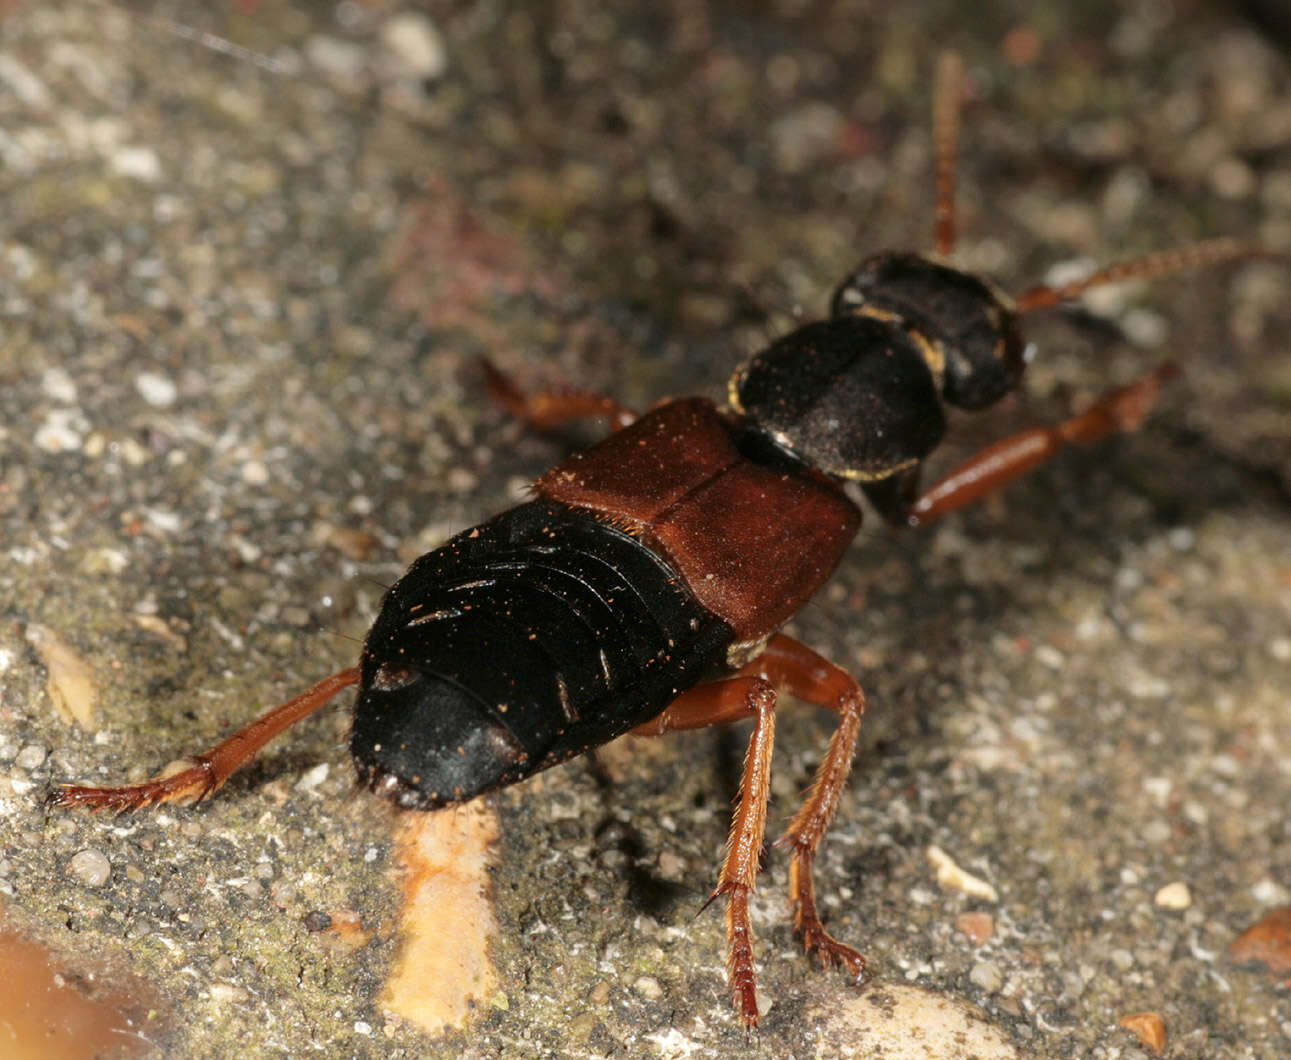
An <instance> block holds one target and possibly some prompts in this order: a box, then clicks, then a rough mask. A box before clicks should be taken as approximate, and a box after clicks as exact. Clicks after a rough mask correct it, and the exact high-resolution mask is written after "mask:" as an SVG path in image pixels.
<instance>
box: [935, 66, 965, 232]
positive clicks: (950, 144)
mask: <svg viewBox="0 0 1291 1060" xmlns="http://www.w3.org/2000/svg"><path fill="white" fill-rule="evenodd" d="M963 79H964V62H963V60H962V59H961V58H960V57H959V53H958V52H953V51H944V52H942V53H941V56H940V57H939V58H938V60H937V74H936V78H935V80H934V81H933V89H932V143H933V150H934V151H935V153H936V158H937V163H936V175H937V206H936V210H935V213H934V229H933V231H934V246H935V247H936V248H937V253H938V254H940V255H942V256H943V257H946V256H948V255H949V254H950V252H951V251H952V250H954V249H955V166H956V162H957V159H958V155H959V100H960V96H961V95H962V94H963Z"/></svg>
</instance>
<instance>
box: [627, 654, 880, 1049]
mask: <svg viewBox="0 0 1291 1060" xmlns="http://www.w3.org/2000/svg"><path fill="white" fill-rule="evenodd" d="M777 688H778V689H780V690H782V691H785V692H789V693H791V694H793V695H795V696H797V697H798V698H800V699H804V700H806V701H807V702H808V703H813V704H816V705H818V706H822V707H827V708H828V709H830V710H833V711H836V712H837V713H838V715H839V724H838V728H837V729H836V730H835V732H834V735H833V737H832V739H831V740H830V742H829V749H828V751H826V753H825V757H824V759H823V760H822V762H821V764H820V767H819V768H818V769H817V771H816V777H815V780H814V781H813V782H812V785H811V788H810V790H809V791H808V793H807V798H806V800H805V801H804V803H803V806H802V809H800V810H799V811H798V813H797V815H796V816H795V817H794V819H793V821H792V822H791V823H790V825H789V829H788V831H787V832H786V833H785V835H784V837H783V838H782V839H781V840H780V841H779V845H783V846H788V847H790V848H791V849H792V851H793V860H792V862H791V863H790V866H789V895H790V900H791V902H792V904H793V908H794V930H795V931H796V932H797V933H798V934H799V935H800V936H801V937H802V940H803V944H804V946H805V947H806V949H807V952H808V953H813V952H814V953H816V954H817V955H818V956H819V957H820V960H821V963H822V964H823V965H824V966H825V967H832V966H838V965H841V966H843V967H845V968H847V970H848V971H849V972H851V973H852V974H853V975H859V974H860V973H861V971H862V970H863V969H864V967H865V958H864V957H863V956H862V955H861V954H860V953H858V952H857V951H856V950H854V949H852V948H851V947H850V946H845V945H844V944H843V943H841V942H838V941H837V940H836V939H834V938H833V937H832V936H831V935H830V934H829V932H827V931H826V930H825V927H824V925H823V924H822V923H821V921H820V915H819V913H818V912H817V910H816V889H815V883H814V880H813V878H812V871H811V870H812V862H813V861H814V859H815V856H816V851H817V850H818V849H819V847H820V843H821V840H822V839H823V838H824V836H825V832H826V830H827V829H828V828H829V824H830V821H832V820H833V817H834V812H835V811H836V810H837V808H838V799H839V795H840V794H841V793H842V790H843V784H844V783H845V782H846V780H847V774H848V771H849V770H850V769H851V764H852V755H853V753H854V751H855V749H856V736H857V733H858V732H859V730H860V726H861V715H862V714H863V713H864V711H865V695H864V693H863V692H862V691H861V689H860V686H859V685H857V683H856V681H855V680H853V678H852V677H851V676H850V675H849V674H848V673H847V672H846V671H844V670H841V669H839V668H838V667H837V666H835V665H834V664H833V663H831V662H829V661H828V660H827V659H825V658H823V657H822V656H820V655H818V654H817V653H816V652H814V651H812V650H811V649H810V648H808V647H806V646H805V645H803V644H800V643H799V642H798V641H796V640H794V639H793V638H791V637H786V636H784V635H783V634H779V635H777V636H774V637H772V638H771V640H770V642H769V643H768V644H767V646H766V648H765V649H764V650H763V652H762V654H761V655H759V656H758V657H757V658H756V659H754V660H753V661H752V662H750V663H749V664H748V665H747V666H745V667H743V668H742V669H741V670H740V672H739V674H738V675H737V676H735V677H732V678H728V679H727V680H725V681H719V682H715V683H713V684H708V685H701V686H700V687H698V688H696V689H693V690H692V691H690V692H687V693H686V694H685V695H683V696H681V697H680V698H679V699H677V700H676V701H675V702H674V703H673V704H672V705H671V706H670V707H668V709H667V710H665V711H664V712H663V713H662V714H661V715H660V716H659V717H657V718H655V719H654V720H653V721H650V722H648V723H646V724H645V725H642V726H639V727H638V728H637V729H636V730H634V731H635V732H637V733H639V734H641V735H650V736H658V735H661V734H662V733H665V732H673V731H677V730H681V729H699V728H704V727H706V726H708V725H718V724H721V723H723V722H729V721H738V720H739V719H741V718H745V717H749V716H750V715H752V716H753V717H754V718H755V722H754V726H753V734H752V736H751V737H750V740H749V752H748V756H747V758H746V759H745V762H744V779H743V782H742V783H741V786H740V802H739V807H738V809H737V810H736V812H735V819H734V821H733V822H732V825H731V838H730V842H729V845H728V847H727V853H726V860H725V861H724V862H723V864H722V872H721V876H720V877H719V880H718V885H717V889H716V890H715V891H714V892H713V896H714V897H716V896H718V895H721V894H725V895H727V896H728V901H729V904H728V906H727V910H726V930H727V938H728V942H729V945H730V961H729V971H730V978H731V988H732V990H733V991H734V993H735V1004H736V1007H737V1008H738V1009H739V1010H740V1013H741V1015H742V1016H743V1018H744V1022H745V1023H746V1024H747V1025H748V1026H750V1027H751V1026H753V1025H754V1024H756V1023H757V1001H756V998H755V992H756V979H755V970H754V963H753V933H752V928H751V926H750V923H749V913H748V896H749V894H750V893H751V892H752V891H753V888H754V883H755V881H756V878H757V872H758V861H759V855H760V853H761V849H762V839H763V835H764V833H765V830H766V804H767V796H768V792H769V780H770V767H771V745H772V737H773V731H774V714H773V713H772V711H773V709H774V707H775V701H776V689H777Z"/></svg>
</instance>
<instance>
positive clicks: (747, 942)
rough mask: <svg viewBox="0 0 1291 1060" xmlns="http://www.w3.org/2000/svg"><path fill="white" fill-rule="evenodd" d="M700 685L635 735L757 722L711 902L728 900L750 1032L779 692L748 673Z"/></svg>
mask: <svg viewBox="0 0 1291 1060" xmlns="http://www.w3.org/2000/svg"><path fill="white" fill-rule="evenodd" d="M748 670H749V668H748V667H745V669H744V670H741V671H740V676H737V677H731V678H727V679H726V680H724V681H715V682H713V683H712V684H707V685H700V686H699V687H698V688H694V689H691V690H690V691H689V692H686V693H684V694H683V695H682V696H680V697H679V698H678V699H676V700H675V701H674V702H673V703H672V705H671V706H670V707H668V709H667V710H665V711H664V712H663V713H662V714H661V715H659V717H657V718H655V719H654V720H653V721H650V722H647V723H646V724H645V725H642V726H639V727H638V728H637V729H635V730H634V731H635V732H636V733H638V734H639V735H643V736H658V735H661V734H662V733H665V732H673V731H677V730H681V729H702V728H706V727H707V726H709V725H718V724H721V723H722V722H727V721H736V720H738V719H740V718H747V717H749V716H752V718H753V734H752V735H751V736H750V737H749V750H748V753H747V754H746V755H745V757H744V775H743V778H742V779H741V781H740V795H739V802H738V804H737V806H736V808H735V816H734V817H733V818H732V820H731V832H730V836H729V838H728V839H727V841H726V858H725V860H723V862H722V871H721V874H720V875H719V876H718V879H717V887H716V888H715V889H714V891H713V894H712V897H713V898H717V897H718V896H720V895H726V899H727V904H726V943H727V954H728V955H727V961H726V971H727V976H728V978H729V980H730V984H731V992H732V994H733V995H734V1000H735V1007H736V1008H737V1009H738V1010H739V1013H740V1017H741V1018H742V1019H743V1020H744V1025H745V1026H746V1027H755V1026H757V1022H758V1001H757V970H756V968H755V966H754V960H753V923H752V921H751V920H750V919H749V895H750V894H751V893H752V891H753V888H754V886H755V884H756V882H757V875H758V863H759V861H760V859H761V855H762V839H763V836H764V835H765V834H766V824H767V798H768V796H769V794H770V791H771V747H772V744H773V743H774V741H775V701H776V691H775V689H774V688H773V687H772V686H771V684H770V683H769V682H768V681H766V680H764V679H763V678H761V677H757V676H751V675H749V674H748V673H747V671H748Z"/></svg>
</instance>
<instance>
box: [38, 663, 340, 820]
mask: <svg viewBox="0 0 1291 1060" xmlns="http://www.w3.org/2000/svg"><path fill="white" fill-rule="evenodd" d="M358 680H359V668H358V667H357V666H354V667H351V668H350V669H348V670H341V671H339V672H337V673H334V674H332V675H331V676H330V677H324V678H323V679H322V680H321V681H319V682H318V684H316V685H314V686H313V687H312V688H308V689H306V690H305V691H304V692H302V693H301V694H300V695H298V696H296V697H295V698H294V699H289V700H288V701H287V702H286V703H283V704H282V705H281V706H277V707H274V708H273V710H271V711H269V713H268V714H265V715H263V716H261V717H259V718H257V719H256V720H255V721H253V722H252V723H251V724H250V725H247V726H246V727H245V728H241V729H239V730H238V731H237V732H235V733H234V734H233V735H232V736H230V737H229V738H228V739H227V740H224V741H222V742H221V743H218V744H216V745H215V746H214V747H212V748H211V749H210V750H209V751H207V752H205V753H204V754H200V755H193V756H192V757H190V758H188V759H185V760H183V761H181V762H180V763H179V768H177V769H174V770H171V769H169V768H168V769H165V770H163V771H162V772H161V773H160V774H159V775H158V776H156V777H154V778H153V779H152V780H146V781H144V782H143V783H142V784H130V785H127V786H125V787H120V788H78V787H74V786H67V787H63V788H59V789H58V790H56V791H52V792H50V794H49V797H48V799H47V800H46V801H47V802H48V804H49V805H50V806H60V807H62V806H84V807H86V808H88V809H90V810H113V811H115V812H116V813H125V812H127V811H129V810H139V809H142V808H143V807H145V806H157V805H159V804H161V803H163V802H179V803H185V804H188V803H194V802H201V801H202V800H203V799H205V798H209V797H210V796H211V795H214V794H215V792H217V791H218V790H219V789H220V788H221V787H222V786H223V785H224V782H225V781H226V780H228V779H229V777H231V776H232V775H233V774H234V773H235V772H237V770H238V769H240V768H241V767H242V766H243V765H245V764H246V763H247V762H249V761H250V760H251V759H252V758H254V757H255V756H256V755H257V754H258V753H259V752H260V749H261V748H262V747H264V745H265V744H267V743H268V742H269V741H270V740H272V739H273V738H274V737H275V736H277V735H278V734H279V733H280V732H282V731H283V730H284V729H287V728H290V727H291V726H292V725H295V724H296V722H298V721H300V720H302V719H304V718H307V717H309V715H311V714H313V713H314V711H316V710H318V709H319V708H320V707H322V706H323V705H324V704H326V703H327V702H328V701H329V700H331V699H332V697H333V696H335V695H336V693H337V692H340V691H342V690H343V689H346V688H349V687H350V685H353V684H357V683H358Z"/></svg>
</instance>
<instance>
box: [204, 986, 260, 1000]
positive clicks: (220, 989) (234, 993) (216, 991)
mask: <svg viewBox="0 0 1291 1060" xmlns="http://www.w3.org/2000/svg"><path fill="white" fill-rule="evenodd" d="M211 1000H212V1001H218V1002H220V1003H221V1004H226V1005H245V1004H246V1003H247V1002H248V1001H250V1000H251V995H250V994H248V993H247V992H246V991H245V990H243V989H242V987H240V986H235V985H234V984H233V983H212V984H211Z"/></svg>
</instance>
